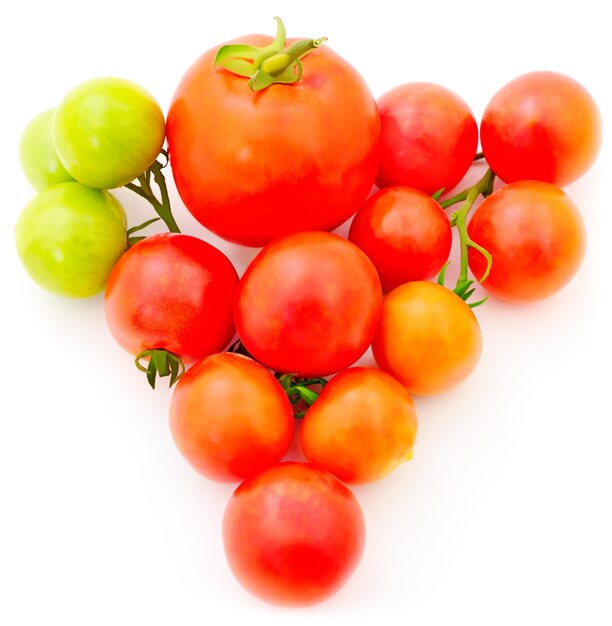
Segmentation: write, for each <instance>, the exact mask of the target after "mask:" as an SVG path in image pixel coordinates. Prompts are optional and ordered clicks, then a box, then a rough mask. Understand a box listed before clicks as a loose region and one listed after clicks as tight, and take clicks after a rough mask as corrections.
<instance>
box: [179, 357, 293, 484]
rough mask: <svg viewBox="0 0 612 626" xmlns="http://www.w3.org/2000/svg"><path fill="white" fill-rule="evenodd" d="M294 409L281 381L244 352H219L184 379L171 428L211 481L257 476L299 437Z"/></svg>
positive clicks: (186, 454)
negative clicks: (294, 433)
mask: <svg viewBox="0 0 612 626" xmlns="http://www.w3.org/2000/svg"><path fill="white" fill-rule="evenodd" d="M293 424H294V420H293V411H292V409H291V404H290V403H289V400H288V399H287V396H286V395H285V392H284V391H283V389H282V387H281V386H280V384H279V383H278V381H277V380H276V379H275V378H274V376H272V374H270V372H269V371H268V370H267V369H266V368H265V367H263V366H262V365H259V364H258V363H255V361H253V360H251V359H249V358H247V357H244V356H242V355H239V354H232V353H229V352H224V353H222V354H213V355H212V356H209V357H207V358H205V359H204V360H202V361H200V362H199V363H196V365H194V366H193V367H192V368H191V369H190V370H189V371H188V372H187V373H186V374H185V375H184V376H183V377H182V378H181V379H180V380H179V382H178V385H177V386H176V389H175V390H174V394H173V395H172V402H171V404H170V428H171V431H172V436H173V437H174V441H175V443H176V445H177V447H178V449H179V450H180V451H181V453H182V454H183V456H184V457H185V458H186V459H187V461H189V463H191V465H192V466H193V467H194V468H195V469H196V470H197V471H198V472H200V473H201V474H203V475H204V476H206V477H207V478H210V479H211V480H218V481H220V482H232V481H236V480H243V479H245V478H248V477H250V476H254V475H255V474H257V473H258V472H261V471H262V470H264V469H266V468H267V467H269V466H270V465H272V464H274V463H276V462H277V461H280V460H281V458H282V457H283V455H284V454H285V452H287V450H288V449H289V445H290V444H291V439H292V435H293Z"/></svg>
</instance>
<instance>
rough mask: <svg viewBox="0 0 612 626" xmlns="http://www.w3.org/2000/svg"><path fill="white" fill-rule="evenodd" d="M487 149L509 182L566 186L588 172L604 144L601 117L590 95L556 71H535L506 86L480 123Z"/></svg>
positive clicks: (494, 166) (498, 171) (491, 161)
mask: <svg viewBox="0 0 612 626" xmlns="http://www.w3.org/2000/svg"><path fill="white" fill-rule="evenodd" d="M480 134H481V141H482V149H483V152H484V155H485V157H486V159H487V161H488V163H489V165H490V166H491V168H492V169H493V171H494V172H495V173H496V174H497V175H498V176H499V177H500V178H501V179H502V180H503V181H505V182H507V183H511V182H515V181H518V180H541V181H544V182H548V183H553V184H555V185H559V186H561V187H563V186H565V185H568V184H569V183H571V182H573V181H574V180H576V179H577V178H579V177H580V176H582V174H584V173H585V172H586V171H587V170H588V169H589V167H590V166H591V165H592V163H593V162H594V161H595V158H596V156H597V153H598V152H599V147H600V145H601V117H600V114H599V110H598V108H597V104H596V103H595V101H594V100H593V98H592V96H591V95H590V94H589V92H588V91H587V90H586V89H585V88H584V87H583V86H582V85H580V83H577V82H576V81H575V80H573V79H572V78H569V77H568V76H564V75H563V74H557V73H555V72H531V73H530V74H524V75H523V76H519V77H518V78H515V79H514V80H512V81H510V82H509V83H508V84H507V85H505V86H504V87H502V88H501V89H500V90H499V91H498V92H497V93H496V94H495V95H494V96H493V98H492V99H491V101H490V102H489V104H488V105H487V107H486V109H485V112H484V115H483V118H482V122H481V125H480Z"/></svg>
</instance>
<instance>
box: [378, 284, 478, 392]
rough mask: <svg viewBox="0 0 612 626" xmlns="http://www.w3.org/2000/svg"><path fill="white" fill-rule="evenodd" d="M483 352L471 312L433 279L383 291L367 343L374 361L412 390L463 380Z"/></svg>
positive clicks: (448, 386)
mask: <svg viewBox="0 0 612 626" xmlns="http://www.w3.org/2000/svg"><path fill="white" fill-rule="evenodd" d="M481 351H482V336H481V333H480V326H479V325H478V321H477V320H476V316H475V315H474V313H473V312H472V310H471V309H470V307H469V306H468V305H467V304H466V303H465V302H464V301H463V300H462V299H461V298H460V297H459V296H457V295H456V294H455V293H453V292H452V291H450V290H449V289H446V287H442V286H441V285H438V284H437V283H429V282H424V281H419V282H412V283H406V284H405V285H401V286H400V287H397V288H396V289H394V290H393V291H392V292H391V293H389V294H387V296H386V297H385V299H384V301H383V308H382V313H381V316H380V325H379V327H378V331H377V332H376V337H375V338H374V342H373V343H372V352H373V353H374V358H375V359H376V363H377V364H378V366H379V367H380V368H381V369H382V370H384V371H386V372H388V373H389V374H391V375H392V376H394V377H395V378H397V379H398V380H399V381H400V382H401V383H402V384H403V385H404V386H405V387H406V389H408V391H410V392H411V393H414V394H418V395H433V394H438V393H443V392H445V391H448V390H450V389H452V388H453V387H456V386H457V385H458V384H459V383H461V382H462V381H464V380H465V379H466V378H467V377H468V376H469V375H470V374H471V373H472V371H473V370H474V369H475V367H476V365H477V364H478V361H479V359H480V353H481Z"/></svg>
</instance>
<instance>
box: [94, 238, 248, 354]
mask: <svg viewBox="0 0 612 626" xmlns="http://www.w3.org/2000/svg"><path fill="white" fill-rule="evenodd" d="M237 283H238V275H237V274H236V270H235V269H234V266H233V265H232V264H231V262H230V261H229V259H228V258H227V257H226V256H225V255H224V254H223V253H222V252H220V251H219V250H217V249H216V248H214V247H213V246H211V245H210V244H208V243H206V242H205V241H202V240H201V239H197V238H196V237H191V236H189V235H179V234H170V233H165V234H160V235H153V236H151V237H147V238H146V239H144V240H143V241H140V242H139V243H137V244H136V245H135V246H133V247H132V248H130V249H129V250H128V251H127V252H126V253H125V254H124V255H123V256H122V257H121V258H120V259H119V261H118V262H117V264H116V265H115V267H114V268H113V271H112V272H111V274H110V277H109V279H108V283H107V285H106V296H105V311H106V321H107V322H108V327H109V329H110V331H111V333H112V335H113V337H114V338H115V339H116V340H117V342H118V343H119V344H120V345H121V346H123V347H124V348H125V349H126V350H127V351H128V352H131V353H132V354H139V353H141V352H143V351H145V350H152V349H164V350H167V351H169V352H172V353H174V354H177V355H179V356H180V357H181V358H183V359H184V360H186V361H195V360H198V359H201V358H202V357H204V356H207V355H209V354H212V353H214V352H219V351H220V350H223V348H224V347H225V346H226V345H227V343H228V342H229V340H230V339H231V338H232V335H233V333H234V323H233V319H232V301H233V297H234V290H235V287H236V284H237Z"/></svg>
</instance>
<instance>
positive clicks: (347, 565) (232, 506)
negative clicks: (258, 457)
mask: <svg viewBox="0 0 612 626" xmlns="http://www.w3.org/2000/svg"><path fill="white" fill-rule="evenodd" d="M223 544H224V547H225V554H226V556H227V560H228V563H229V566H230V568H231V570H232V573H233V574H234V576H236V578H237V579H238V581H239V582H240V583H241V584H242V585H243V586H244V587H245V588H246V589H247V590H248V591H250V592H251V593H253V594H254V595H256V596H257V597H259V598H261V599H262V600H266V601H268V602H273V603H274V604H281V605H293V606H304V605H308V604H314V603H316V602H321V601H322V600H325V599H326V598H328V597H329V596H331V595H333V594H334V593H336V592H337V591H338V590H339V589H340V588H341V587H342V586H343V585H344V584H345V583H346V581H347V580H348V579H349V577H350V576H351V574H352V573H353V571H354V570H355V568H356V567H357V565H358V564H359V561H360V559H361V555H362V553H363V548H364V544H365V523H364V519H363V513H362V512H361V507H360V506H359V503H358V502H357V499H356V498H355V496H354V495H353V494H352V493H351V491H350V490H349V488H348V487H346V485H344V484H343V483H341V482H340V481H339V480H338V479H337V478H336V477H335V476H332V475H331V474H328V473H327V472H324V471H322V470H319V469H316V468H314V467H313V466H312V465H308V464H305V463H280V464H279V465H275V466H273V467H271V468H270V469H267V470H265V471H264V472H262V473H261V474H258V475H257V476H255V477H254V478H251V479H248V480H246V481H245V482H243V483H242V484H241V485H240V486H239V487H238V489H236V491H235V492H234V495H233V496H232V497H231V499H230V501H229V503H228V505H227V508H226V510H225V516H224V518H223Z"/></svg>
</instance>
